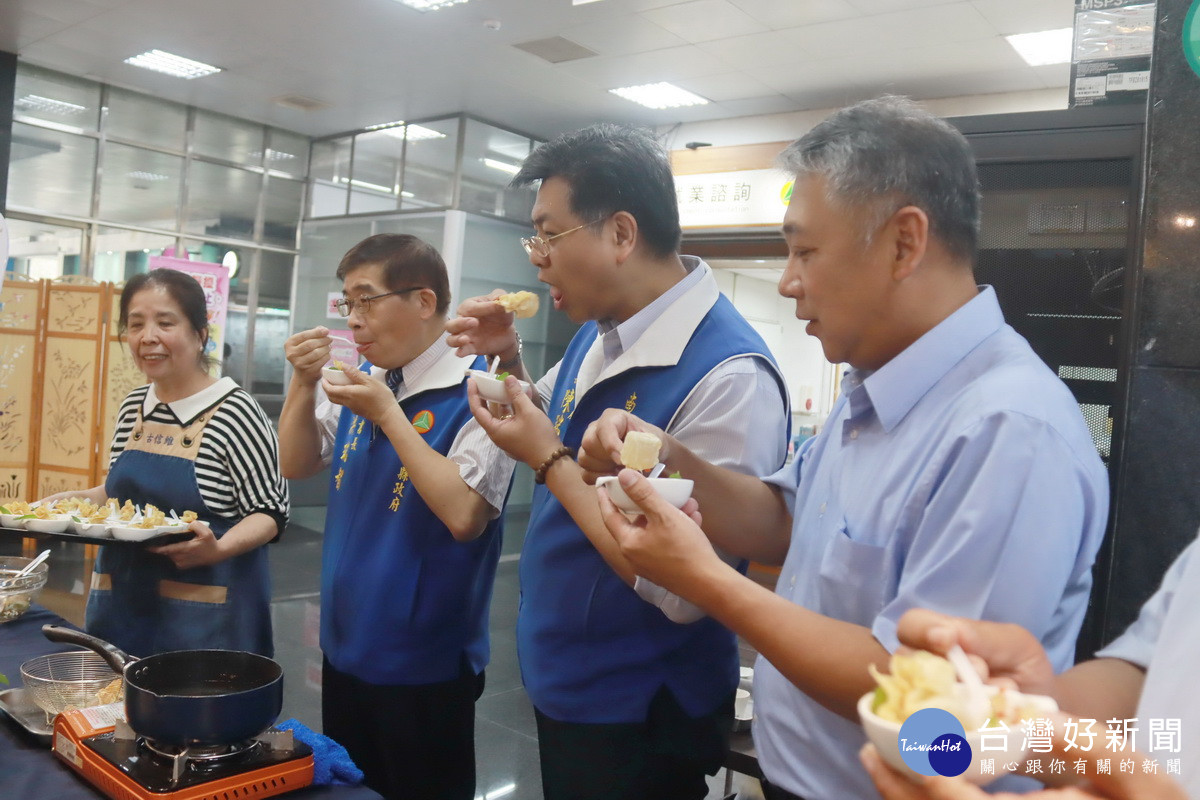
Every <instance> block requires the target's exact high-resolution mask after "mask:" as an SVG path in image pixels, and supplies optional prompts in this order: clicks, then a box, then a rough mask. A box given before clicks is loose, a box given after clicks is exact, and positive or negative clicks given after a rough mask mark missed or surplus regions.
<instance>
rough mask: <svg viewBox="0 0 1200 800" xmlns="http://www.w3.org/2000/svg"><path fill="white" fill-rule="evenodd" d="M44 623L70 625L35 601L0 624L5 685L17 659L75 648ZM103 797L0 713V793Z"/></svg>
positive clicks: (320, 793)
mask: <svg viewBox="0 0 1200 800" xmlns="http://www.w3.org/2000/svg"><path fill="white" fill-rule="evenodd" d="M46 623H52V624H54V625H67V626H69V627H75V626H73V625H71V624H70V623H69V622H67V621H66V620H64V619H63V618H62V617H60V616H58V615H57V614H55V613H53V612H52V611H48V610H46V609H45V608H42V607H41V606H38V605H35V606H33V607H32V608H30V609H29V611H28V612H26V613H25V614H24V615H23V616H20V617H18V618H17V619H15V620H13V621H12V622H6V623H4V624H0V673H3V674H4V675H7V676H8V680H9V682H10V685H11V686H13V687H19V686H20V685H21V664H22V663H24V662H25V661H27V660H28V659H30V658H33V657H34V656H40V655H43V654H45V653H57V652H60V651H63V650H75V649H78V648H75V647H73V646H71V645H62V644H54V643H53V642H50V641H47V640H46V638H45V637H44V636H42V625H44V624H46ZM0 688H8V687H3V686H0ZM285 713H286V709H285ZM284 796H285V797H287V798H289V799H290V798H294V799H295V800H379V795H378V794H376V793H375V792H373V791H371V790H370V789H367V788H365V787H362V786H357V787H350V786H310V787H308V788H305V789H298V790H297V791H295V792H291V793H289V794H287V795H284ZM103 797H104V795H103V794H102V793H100V792H99V791H98V790H96V789H94V788H92V787H91V786H90V785H89V784H87V783H86V782H85V781H84V780H83V779H81V778H79V777H78V776H77V775H76V774H75V772H73V771H72V770H71V769H70V768H68V767H67V766H66V765H65V764H64V763H63V762H62V761H60V760H59V759H58V758H57V757H56V756H54V754H53V753H51V751H50V749H49V748H48V747H47V746H46V745H44V744H39V743H38V742H36V741H35V740H33V739H32V738H31V737H30V736H28V734H26V733H25V731H24V730H23V729H21V728H19V727H18V726H17V724H16V723H15V722H13V721H12V720H11V719H9V718H8V716H7V715H5V714H3V713H0V798H13V799H14V800H16V799H17V798H20V800H97V798H103Z"/></svg>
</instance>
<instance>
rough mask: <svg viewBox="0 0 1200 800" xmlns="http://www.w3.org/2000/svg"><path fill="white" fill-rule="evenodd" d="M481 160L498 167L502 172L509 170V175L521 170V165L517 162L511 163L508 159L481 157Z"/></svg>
mask: <svg viewBox="0 0 1200 800" xmlns="http://www.w3.org/2000/svg"><path fill="white" fill-rule="evenodd" d="M479 160H480V161H482V162H483V163H484V164H485V165H487V166H489V167H491V168H492V169H498V170H500V171H501V172H507V173H508V174H509V175H516V174H517V173H518V172H520V171H521V168H520V167H519V166H517V165H516V164H510V163H508V162H507V161H499V160H497V159H495V158H481V159H479Z"/></svg>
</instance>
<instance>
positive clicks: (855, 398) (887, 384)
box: [842, 286, 1004, 433]
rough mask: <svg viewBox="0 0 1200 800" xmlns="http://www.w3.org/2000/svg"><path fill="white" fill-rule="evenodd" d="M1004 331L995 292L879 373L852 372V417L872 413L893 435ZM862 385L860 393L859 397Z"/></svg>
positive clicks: (848, 386)
mask: <svg viewBox="0 0 1200 800" xmlns="http://www.w3.org/2000/svg"><path fill="white" fill-rule="evenodd" d="M1003 326H1004V313H1003V312H1002V311H1001V310H1000V303H999V301H998V300H997V299H996V291H995V290H994V289H993V288H992V287H991V286H981V287H979V294H977V295H975V297H973V298H972V299H971V300H970V301H968V302H967V303H965V304H964V305H963V306H961V307H960V308H959V309H958V310H957V311H955V312H954V313H953V314H951V315H950V316H948V317H946V318H945V319H944V320H942V321H941V322H939V323H938V324H937V325H936V326H934V328H933V329H932V330H930V331H928V332H926V333H925V335H924V336H922V337H921V338H920V339H917V340H916V341H915V342H913V343H912V344H911V345H909V346H908V347H906V348H905V349H904V350H902V351H901V352H900V354H899V355H897V356H896V357H895V358H893V359H892V360H891V361H889V362H888V363H886V364H884V365H883V366H882V367H880V368H879V369H877V370H873V371H869V370H856V369H851V370H850V371H849V372H848V373H847V374H846V377H845V378H844V379H843V381H842V391H843V392H844V393H845V394H846V399H847V401H848V402H849V403H850V416H851V418H853V419H858V418H859V417H860V415H861V414H862V413H864V412H866V411H868V410H874V412H875V416H876V417H877V418H878V419H879V424H880V425H881V426H882V427H883V430H884V432H885V433H891V431H892V429H893V428H895V427H896V426H897V425H899V424H900V422H901V421H902V420H903V419H904V418H905V417H906V416H908V412H910V411H912V409H913V407H914V406H916V404H917V403H918V402H919V401H920V400H921V398H922V397H924V396H925V394H926V392H928V391H929V390H930V389H931V388H933V387H934V386H935V385H936V384H937V383H938V381H940V380H941V379H942V378H943V377H945V375H946V373H948V372H949V371H950V370H951V369H953V368H954V366H955V365H956V364H958V363H959V362H960V361H962V360H963V358H965V357H966V355H967V354H968V353H970V352H971V351H972V350H974V349H975V348H976V347H978V346H979V345H980V343H981V342H983V341H984V340H985V339H987V338H988V337H989V336H991V335H992V334H994V333H995V332H996V331H998V330H999V329H1000V328H1002V327H1003ZM860 385H861V387H862V391H861V392H858V391H855V390H856V389H857V388H858V387H859V386H860Z"/></svg>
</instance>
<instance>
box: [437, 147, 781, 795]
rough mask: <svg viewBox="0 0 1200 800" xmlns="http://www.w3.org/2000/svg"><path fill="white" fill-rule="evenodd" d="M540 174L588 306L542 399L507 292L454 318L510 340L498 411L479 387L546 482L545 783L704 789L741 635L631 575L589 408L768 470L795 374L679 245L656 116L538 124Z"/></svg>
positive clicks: (645, 790)
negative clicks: (584, 462)
mask: <svg viewBox="0 0 1200 800" xmlns="http://www.w3.org/2000/svg"><path fill="white" fill-rule="evenodd" d="M536 181H540V186H539V188H538V192H537V200H536V203H535V205H534V207H533V215H532V216H533V226H534V229H535V235H534V236H531V237H529V238H527V239H523V240H522V243H523V245H524V247H525V249H526V251H527V252H528V253H529V258H530V261H531V263H532V264H533V265H534V266H535V267H537V269H538V278H539V280H541V281H542V282H543V283H546V284H547V285H548V286H549V287H550V292H549V294H550V297H551V298H552V299H553V301H554V307H555V308H556V309H558V310H560V311H562V312H564V313H565V314H566V315H567V316H568V317H569V318H570V319H571V320H572V321H573V322H576V323H584V324H583V326H582V328H581V329H580V330H579V332H578V333H577V335H576V336H575V338H574V339H573V340H572V342H571V344H570V345H569V347H568V348H567V352H566V355H565V356H564V357H563V359H562V361H560V362H559V363H558V364H556V365H555V366H554V367H552V368H551V369H550V371H549V372H548V373H547V374H546V375H545V376H544V377H543V378H542V379H541V380H540V381H538V382H537V392H536V400H531V399H530V398H528V397H526V396H525V395H524V394H521V392H520V391H519V389H518V385H517V382H516V379H515V378H523V377H526V374H525V368H524V366H523V364H522V363H521V360H520V354H521V343H520V339H519V338H518V337H517V336H516V334H515V332H514V330H513V327H512V315H511V314H508V313H506V312H504V311H503V309H502V308H501V307H500V306H499V305H498V304H497V303H495V302H493V301H492V299H491V297H492V296H494V295H495V294H496V293H493V295H492V296H489V297H486V298H475V299H472V300H468V301H466V302H465V303H463V304H462V305H461V306H460V308H459V315H460V316H459V318H457V319H454V320H451V321H450V322H449V323H448V324H447V330H448V331H449V332H450V334H451V335H450V337H449V339H448V341H449V342H450V344H451V345H453V346H455V347H458V348H459V352H460V353H463V354H472V353H483V354H489V355H490V354H496V355H499V356H501V358H502V362H501V365H500V366H501V368H502V369H504V370H507V371H509V372H512V373H513V374H514V376H515V378H512V379H508V381H507V382H508V386H509V390H510V394H511V396H512V399H513V409H512V413H511V415H510V416H506V417H505V418H500V417H493V416H492V415H491V414H490V413H488V411H486V410H485V409H484V408H483V406H482V404H481V403H480V402H479V400H478V395H477V394H475V389H474V388H473V387H472V388H470V389H469V391H470V392H471V393H472V397H473V400H472V404H473V407H474V410H475V412H476V418H477V419H478V420H479V421H480V423H481V425H482V426H483V428H484V429H485V430H486V431H487V432H488V434H489V435H491V436H492V438H493V439H494V440H495V441H496V442H497V443H498V444H500V446H501V447H503V448H504V449H505V450H506V451H508V452H509V453H510V454H511V455H512V456H513V457H515V458H517V459H519V460H521V461H523V462H525V463H526V464H528V465H529V466H530V467H531V468H533V469H534V471H535V480H536V481H537V483H538V484H541V485H539V486H538V488H537V489H536V491H535V494H534V500H533V508H532V511H531V517H530V522H529V529H528V532H527V533H526V536H525V544H524V548H523V550H522V553H521V608H520V612H519V614H518V621H517V644H518V653H519V656H520V661H521V673H522V677H523V679H524V681H525V687H526V689H527V690H528V692H529V696H530V699H531V700H532V701H533V705H534V708H535V711H536V718H537V725H538V747H539V751H540V758H541V766H542V786H543V791H544V794H545V797H546V798H548V800H561V799H563V798H570V800H583V799H585V798H601V797H603V798H618V799H620V798H628V799H629V800H643V799H644V798H659V799H665V800H670V799H672V798H679V799H680V800H699V798H703V797H704V796H705V795H706V794H707V785H706V782H705V774H714V773H715V772H716V771H717V769H719V768H720V766H721V763H722V761H723V758H724V752H725V744H726V738H727V732H728V728H729V723H730V721H731V718H732V710H733V709H732V706H733V695H734V690H735V688H736V686H737V681H738V670H737V666H738V663H737V648H736V643H735V641H734V638H733V635H732V634H731V633H729V631H728V630H726V629H724V628H723V627H722V626H721V625H719V624H717V623H716V622H714V621H713V620H711V619H708V618H702V615H701V614H699V613H698V612H697V611H696V609H694V608H693V607H690V606H688V605H687V604H685V603H682V601H680V600H679V598H677V597H674V596H668V595H666V593H665V592H663V591H662V590H660V589H659V588H658V587H656V586H653V585H651V584H646V583H645V582H640V581H637V580H636V576H635V574H634V572H633V570H632V569H631V568H630V566H629V564H628V563H627V562H626V561H625V560H624V559H623V558H621V557H620V556H619V554H618V553H617V552H616V550H617V548H616V546H615V544H614V543H613V541H612V539H611V537H609V536H608V533H607V532H606V531H605V530H604V525H603V522H602V520H601V518H600V514H599V508H598V506H597V503H596V493H595V489H594V488H592V487H591V486H588V485H587V484H585V483H584V481H583V474H582V471H581V470H580V469H579V466H578V465H577V464H576V463H575V461H574V460H573V459H572V458H571V457H570V456H571V453H572V451H573V448H575V447H577V446H578V445H579V443H580V441H581V440H582V437H583V433H584V431H585V430H586V428H587V426H588V424H589V423H590V422H592V421H593V420H595V419H597V418H598V417H599V416H600V414H601V413H602V412H603V411H604V409H606V408H610V407H616V408H626V409H636V411H637V413H638V414H641V415H644V416H645V417H646V418H647V419H652V420H654V421H655V424H657V425H660V426H661V427H663V428H664V429H666V430H670V431H671V432H672V433H673V434H674V435H675V436H677V437H679V438H680V439H681V440H686V441H688V442H689V443H690V445H691V446H692V447H694V448H696V449H697V450H699V451H703V452H705V453H706V454H707V457H708V458H710V459H713V460H715V461H717V462H720V463H722V464H723V465H725V466H726V467H728V468H730V469H733V470H736V471H740V472H744V473H746V474H750V475H753V474H755V472H756V470H758V469H760V468H762V467H765V468H766V469H767V470H774V469H776V468H777V467H778V466H779V465H780V464H781V463H782V461H783V458H784V456H785V453H786V451H785V448H786V446H787V440H788V434H787V432H788V422H787V400H786V392H785V390H784V388H783V382H782V379H781V377H780V374H779V371H778V369H777V368H776V366H775V364H774V362H773V360H772V358H771V356H770V355H769V353H768V352H767V349H766V347H765V345H764V344H763V342H762V340H761V339H760V338H759V337H758V335H757V334H756V333H755V332H754V331H753V329H752V328H751V327H750V325H749V324H748V323H747V322H746V321H745V320H744V319H742V317H741V316H740V315H739V314H738V313H737V312H736V311H735V310H734V309H733V307H732V305H731V304H730V303H729V301H728V300H727V299H725V298H724V297H723V296H721V294H720V292H719V291H718V289H717V285H716V281H715V279H714V278H713V275H712V271H711V270H710V268H709V267H708V266H707V265H706V264H704V263H703V262H702V261H700V260H699V259H697V258H693V257H689V256H680V255H679V253H678V247H679V241H680V233H681V232H680V227H679V212H678V208H677V206H676V200H675V189H674V180H673V178H672V176H671V169H670V164H669V162H668V160H667V157H666V154H665V153H664V151H663V149H662V147H661V146H660V145H659V144H658V143H657V142H656V141H655V140H654V139H653V138H652V137H651V136H650V135H649V134H647V133H645V132H642V131H638V130H635V129H629V128H622V127H618V126H613V125H601V126H595V127H592V128H588V129H585V130H582V131H578V132H576V133H573V134H569V135H567V136H564V137H561V138H559V139H557V140H555V141H552V142H549V143H547V144H544V145H542V146H541V147H539V148H538V149H537V150H536V151H535V152H534V153H533V154H531V155H530V156H529V158H528V159H526V161H525V164H524V166H523V167H522V169H521V171H520V172H519V173H518V174H517V176H516V177H515V179H514V183H515V184H516V185H526V184H530V183H533V182H536ZM515 244H516V243H515V242H514V245H515ZM536 403H540V404H541V407H542V408H544V409H545V413H543V412H542V411H540V410H539V409H538V408H537V407H536Z"/></svg>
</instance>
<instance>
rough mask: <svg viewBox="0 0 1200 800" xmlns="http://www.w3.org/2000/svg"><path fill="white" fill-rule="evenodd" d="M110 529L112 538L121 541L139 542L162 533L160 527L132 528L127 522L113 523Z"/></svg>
mask: <svg viewBox="0 0 1200 800" xmlns="http://www.w3.org/2000/svg"><path fill="white" fill-rule="evenodd" d="M110 530H111V531H112V536H113V538H114V539H120V540H121V541H123V542H141V541H144V540H146V539H149V538H150V537H151V536H158V535H159V534H160V533H162V529H161V528H133V527H130V526H129V525H128V524H127V523H122V524H120V525H114V526H113V527H112V528H111V529H110Z"/></svg>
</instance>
